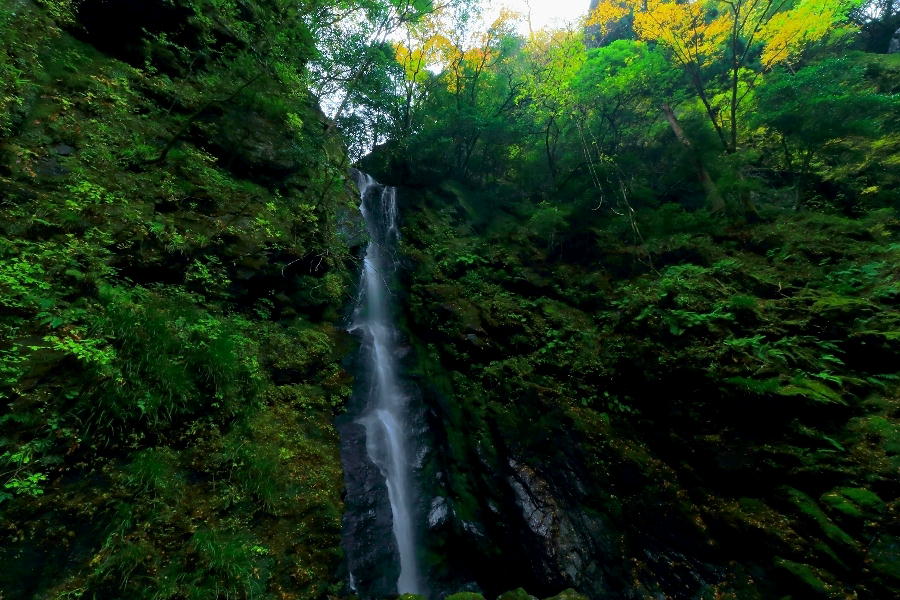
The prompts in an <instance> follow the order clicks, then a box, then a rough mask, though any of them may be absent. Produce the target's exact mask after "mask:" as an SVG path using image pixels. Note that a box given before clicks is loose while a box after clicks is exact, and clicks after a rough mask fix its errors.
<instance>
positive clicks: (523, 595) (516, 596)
mask: <svg viewBox="0 0 900 600" xmlns="http://www.w3.org/2000/svg"><path fill="white" fill-rule="evenodd" d="M497 600H537V598H536V597H535V596H532V595H531V594H529V593H528V592H526V591H525V590H524V589H523V588H516V589H514V590H509V591H508V592H503V593H502V594H500V595H499V596H497Z"/></svg>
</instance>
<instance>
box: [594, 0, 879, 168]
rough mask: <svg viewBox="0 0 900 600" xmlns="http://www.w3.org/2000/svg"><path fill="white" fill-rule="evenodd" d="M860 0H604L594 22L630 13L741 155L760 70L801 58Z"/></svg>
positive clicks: (726, 145) (601, 24)
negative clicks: (744, 115)
mask: <svg viewBox="0 0 900 600" xmlns="http://www.w3.org/2000/svg"><path fill="white" fill-rule="evenodd" d="M860 3H861V0H701V1H693V2H680V1H677V0H601V2H599V4H598V6H597V9H596V10H595V12H594V14H593V15H592V17H591V19H590V23H591V24H593V25H596V26H598V27H600V28H601V29H602V28H606V27H608V26H609V23H610V22H611V21H614V20H615V19H620V18H622V17H624V16H626V15H632V16H633V19H634V31H635V34H636V35H637V36H638V38H639V39H643V40H646V41H651V42H655V43H658V44H660V45H661V46H663V47H664V48H665V49H666V50H667V52H668V54H669V56H670V59H671V60H672V62H673V63H674V64H675V65H677V66H678V67H679V68H680V69H682V70H683V71H684V72H685V74H686V75H687V78H688V81H689V82H690V84H691V86H692V88H693V90H694V92H695V94H696V95H697V97H698V99H699V100H700V102H701V103H702V105H703V107H704V110H705V112H706V115H707V117H708V119H709V122H710V124H711V125H712V127H713V128H714V129H715V132H716V135H717V136H718V138H719V140H720V142H721V144H722V148H723V149H724V150H725V151H726V152H728V153H734V152H736V151H737V148H738V141H739V131H740V127H739V117H740V108H741V105H742V103H743V102H744V100H745V99H746V98H747V96H748V94H749V92H750V90H751V89H752V88H753V86H754V84H755V83H756V82H757V80H758V78H759V76H760V75H761V74H762V73H764V72H766V71H768V70H770V69H771V68H772V67H774V66H775V65H777V64H785V63H786V64H791V63H793V62H795V61H796V60H797V59H798V58H799V57H800V56H801V54H802V52H803V51H804V49H806V48H807V47H808V46H810V45H811V44H813V43H815V42H817V41H819V40H821V39H822V38H824V37H825V36H826V35H827V34H828V33H829V32H830V31H832V30H833V29H834V28H835V26H836V25H837V24H839V23H841V22H844V21H846V20H847V18H848V14H849V13H850V11H851V10H852V9H853V8H854V7H855V6H858V5H859V4H860Z"/></svg>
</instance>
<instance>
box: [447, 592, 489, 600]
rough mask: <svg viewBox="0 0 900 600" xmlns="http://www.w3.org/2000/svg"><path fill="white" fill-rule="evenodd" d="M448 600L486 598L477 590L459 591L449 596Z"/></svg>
mask: <svg viewBox="0 0 900 600" xmlns="http://www.w3.org/2000/svg"><path fill="white" fill-rule="evenodd" d="M446 600H484V596H482V595H481V594H479V593H477V592H457V593H455V594H450V595H449V596H447V598H446Z"/></svg>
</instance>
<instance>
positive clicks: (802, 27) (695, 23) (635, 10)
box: [588, 0, 863, 69]
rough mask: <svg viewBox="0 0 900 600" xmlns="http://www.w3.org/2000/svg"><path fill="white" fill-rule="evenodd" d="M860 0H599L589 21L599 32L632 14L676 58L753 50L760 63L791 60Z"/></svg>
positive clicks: (713, 57) (707, 58)
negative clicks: (688, 0)
mask: <svg viewBox="0 0 900 600" xmlns="http://www.w3.org/2000/svg"><path fill="white" fill-rule="evenodd" d="M862 3H863V0H705V1H704V0H700V1H693V2H678V1H677V0H601V1H600V2H599V4H598V6H597V8H596V10H595V11H594V12H593V13H592V14H591V15H590V18H589V20H588V24H590V25H596V26H597V27H599V28H600V30H601V31H602V32H604V33H605V32H606V31H608V29H609V27H610V26H611V24H613V23H615V22H617V21H618V20H620V19H622V18H624V17H626V16H628V15H633V17H634V25H633V27H634V31H635V33H636V34H637V36H638V37H639V38H641V39H644V40H648V41H655V42H658V43H660V44H663V45H664V46H665V47H666V48H668V49H669V51H670V52H671V53H672V56H673V58H674V59H675V60H676V61H677V62H679V63H681V64H685V65H686V64H696V65H699V66H707V65H709V64H711V63H713V62H716V61H718V60H720V59H721V58H723V57H724V55H728V57H729V58H731V59H732V60H736V61H740V62H743V61H744V60H746V59H747V58H748V57H749V55H750V53H753V52H757V53H758V54H759V60H760V62H761V64H762V67H763V68H764V69H769V68H771V67H772V66H774V65H776V64H778V63H783V62H792V61H795V60H796V59H797V58H798V57H799V56H800V54H801V52H802V51H803V49H804V48H805V47H807V46H808V45H809V44H812V43H814V42H817V41H819V40H821V39H822V38H824V37H825V36H826V35H827V34H828V33H829V32H830V31H832V30H833V29H834V28H835V27H836V26H837V25H838V24H840V23H841V22H844V21H846V19H847V15H848V14H849V13H850V12H851V11H852V10H853V9H855V8H857V7H858V6H859V5H861V4H862Z"/></svg>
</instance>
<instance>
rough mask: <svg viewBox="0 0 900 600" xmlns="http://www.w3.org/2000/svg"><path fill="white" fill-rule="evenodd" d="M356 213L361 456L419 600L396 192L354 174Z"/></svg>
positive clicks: (401, 585)
mask: <svg viewBox="0 0 900 600" xmlns="http://www.w3.org/2000/svg"><path fill="white" fill-rule="evenodd" d="M357 184H358V185H359V192H360V199H361V202H360V206H359V210H360V212H361V213H362V215H363V218H364V219H365V222H366V228H367V229H368V233H369V244H368V246H367V247H366V255H365V260H364V263H363V269H362V279H361V280H360V286H359V290H360V293H359V299H358V300H357V304H356V308H355V310H354V312H353V322H352V324H351V327H350V331H358V332H360V333H361V334H362V337H363V343H362V352H363V362H364V364H365V368H366V369H368V372H369V374H370V375H371V385H370V388H369V390H368V391H367V405H366V410H365V412H364V413H363V414H362V416H361V417H360V418H359V423H361V424H362V425H363V426H364V427H365V429H366V450H367V452H368V454H369V458H370V459H371V460H372V462H373V463H375V465H376V466H377V467H378V469H379V470H380V471H381V474H382V475H383V476H384V478H385V482H386V484H387V490H388V500H389V501H390V504H391V513H392V516H393V531H394V536H395V537H396V539H397V550H398V553H399V555H400V577H399V578H398V580H397V591H398V593H400V594H407V593H409V594H423V593H424V589H423V585H422V583H421V578H420V574H419V568H418V564H417V559H416V532H415V527H414V519H413V510H412V506H413V491H412V489H411V487H410V479H411V475H412V463H411V460H410V455H411V451H410V445H411V444H410V440H409V438H408V432H407V429H406V428H405V427H404V425H405V422H406V420H407V412H408V407H407V401H408V399H407V397H406V395H405V394H404V393H403V390H402V387H401V385H400V380H399V378H398V374H397V350H398V349H397V329H396V327H395V326H394V323H393V317H392V313H391V291H390V287H389V283H390V281H391V280H392V279H393V277H394V274H395V272H396V269H397V261H396V259H395V256H394V254H395V251H396V248H397V242H398V240H399V239H400V232H399V230H398V228H397V190H396V188H393V187H389V186H382V185H381V184H379V183H378V182H377V181H375V180H374V179H372V177H371V176H369V175H367V174H365V173H361V172H357Z"/></svg>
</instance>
